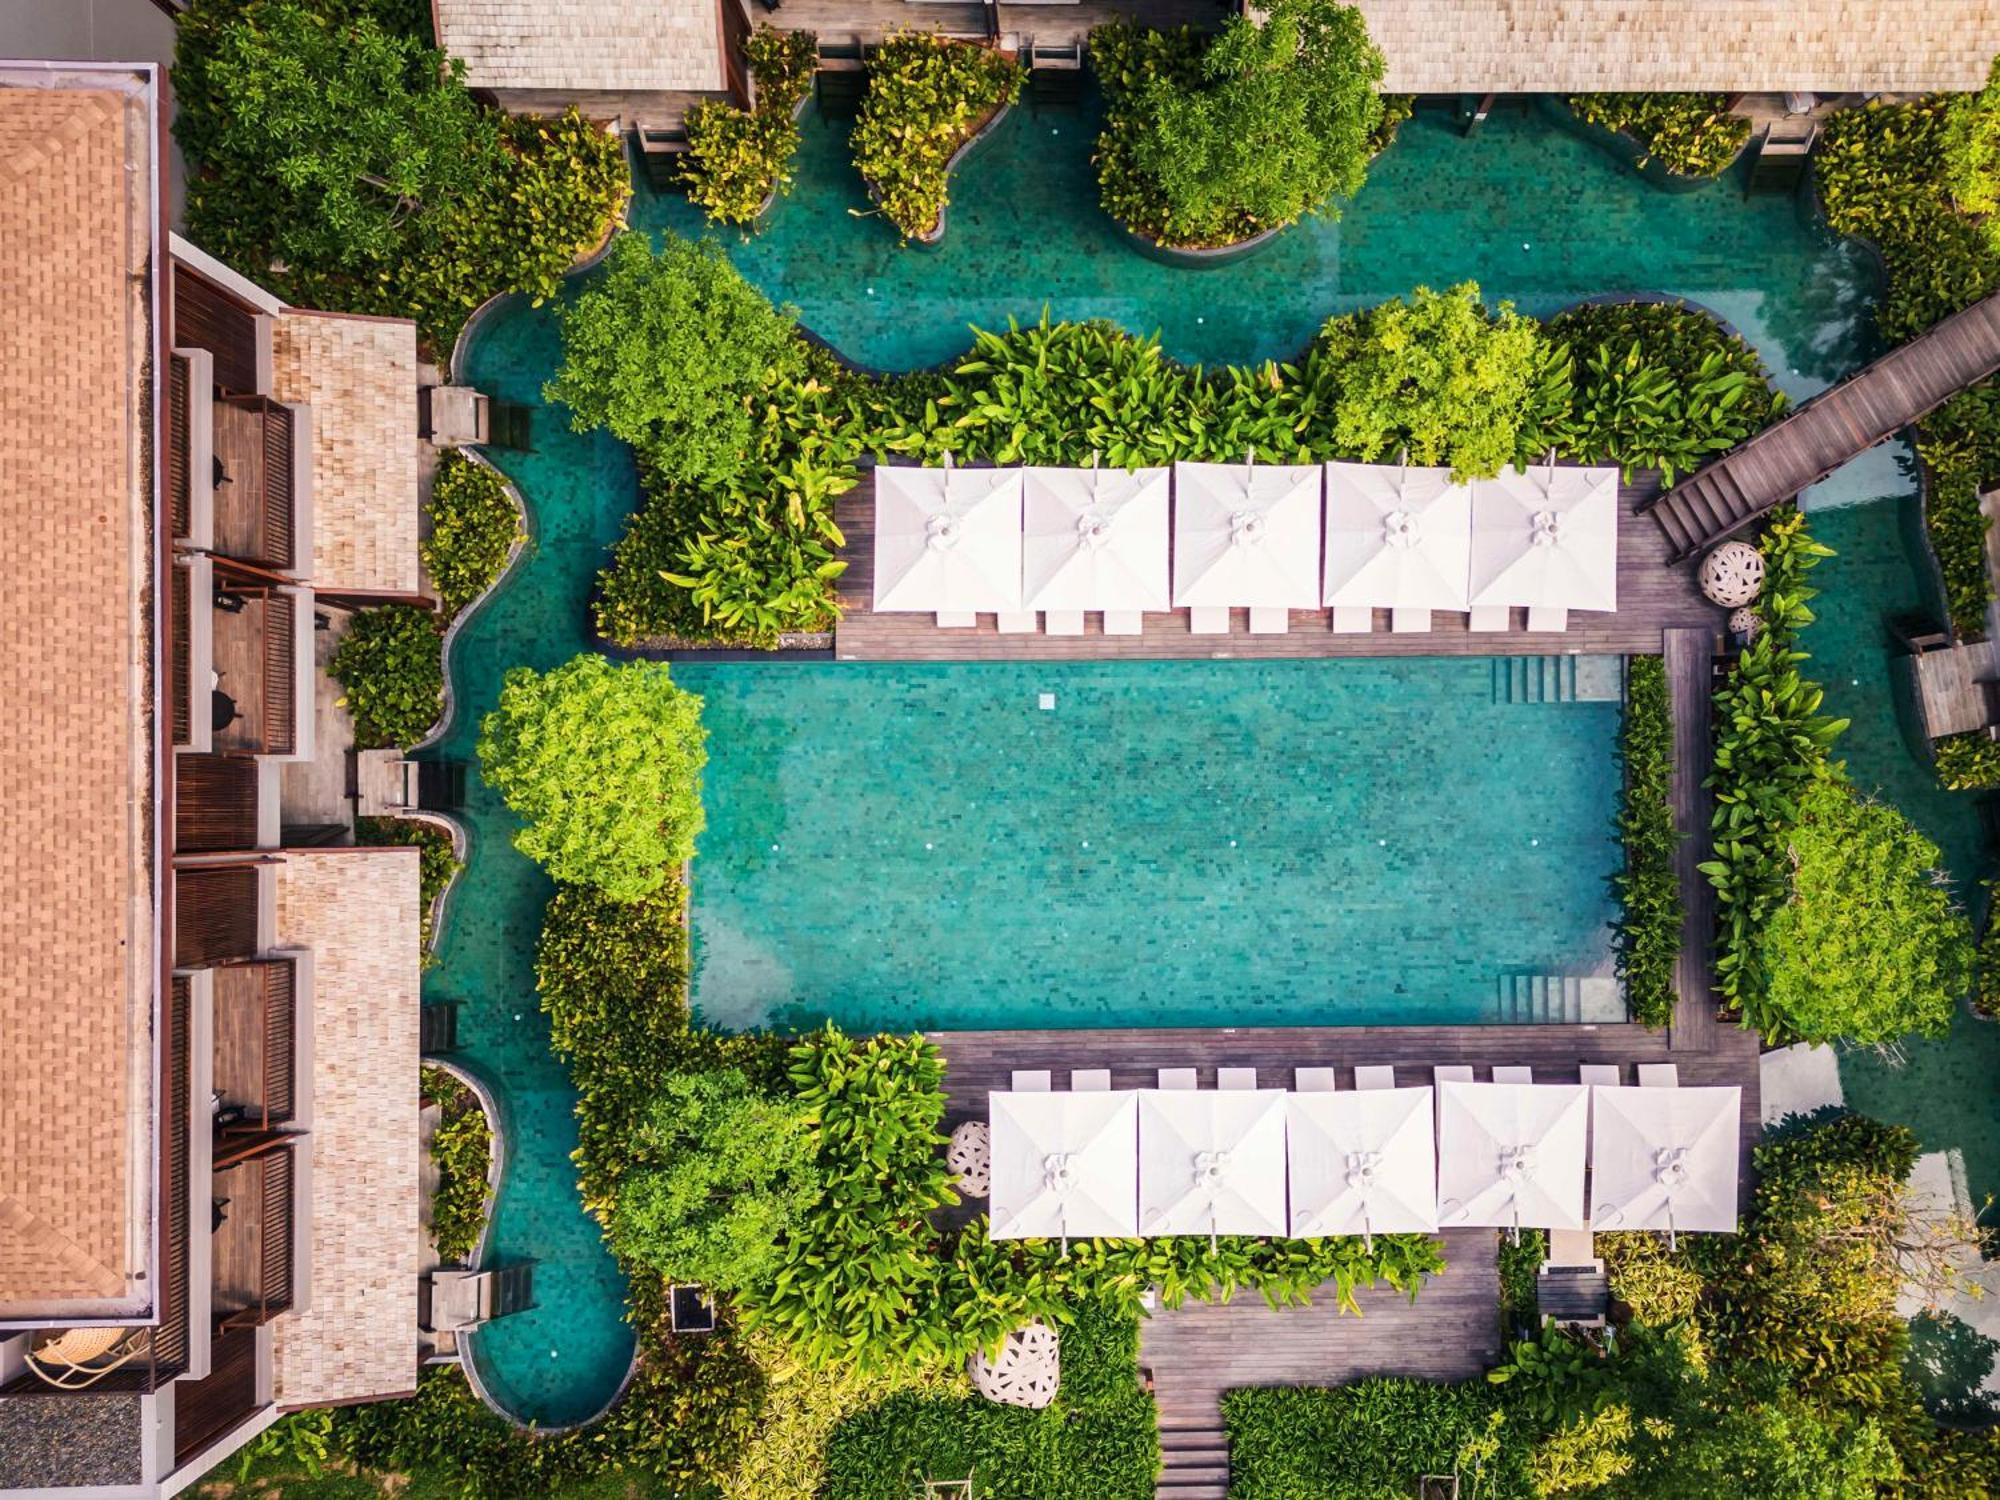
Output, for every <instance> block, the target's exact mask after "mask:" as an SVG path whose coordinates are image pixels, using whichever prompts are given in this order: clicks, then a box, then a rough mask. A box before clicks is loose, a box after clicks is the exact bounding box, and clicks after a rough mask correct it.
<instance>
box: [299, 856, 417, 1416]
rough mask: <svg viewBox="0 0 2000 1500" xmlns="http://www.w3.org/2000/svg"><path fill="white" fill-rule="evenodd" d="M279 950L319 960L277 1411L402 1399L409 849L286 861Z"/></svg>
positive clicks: (411, 1038)
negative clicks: (300, 1302) (296, 1307)
mask: <svg viewBox="0 0 2000 1500" xmlns="http://www.w3.org/2000/svg"><path fill="white" fill-rule="evenodd" d="M277 883H278V941H279V943H280V944H281V945H282V946H285V947H303V948H311V949H312V950H313V963H312V973H313V977H312V987H313V995H312V1028H313V1033H312V1090H313V1093H312V1110H313V1117H312V1125H311V1134H310V1135H309V1136H307V1137H306V1141H305V1149H306V1150H307V1151H308V1152H309V1153H310V1156H311V1162H312V1176H311V1180H312V1206H311V1216H312V1223H311V1229H310V1231H309V1234H310V1241H309V1243H308V1244H307V1245H306V1246H305V1247H304V1248H305V1251H306V1255H307V1257H308V1263H309V1265H310V1267H311V1272H310V1274H311V1278H312V1282H311V1294H310V1297H309V1298H308V1299H307V1306H306V1308H305V1310H304V1311H303V1312H295V1313H291V1314H288V1315H286V1316H285V1317H282V1318H279V1319H277V1320H276V1322H275V1323H273V1325H272V1335H273V1344H272V1351H273V1359H274V1368H275V1372H276V1373H275V1384H274V1391H273V1394H274V1398H275V1399H276V1400H277V1401H278V1402H279V1403H280V1404H281V1405H287V1406H290V1405H298V1404H300V1403H306V1402H327V1401H355V1400H361V1399H364V1398H374V1397H380V1396H390V1395H396V1394H399V1393H402V1392H405V1391H409V1390H411V1389H413V1388H414V1387H415V1385H416V1380H417V1264H418V1242H419V1236H420V1234H421V1230H420V1229H419V1227H418V1218H419V1215H418V1200H417V1193H418V1172H419V1163H418V1159H417V1109H418V1102H417V1075H418V1041H417V1005H418V986H419V977H420V970H421V967H422V960H421V956H420V954H421V949H420V946H419V941H420V940H419V937H418V921H419V912H418V901H419V881H418V875H417V851H416V850H414V849H327V850H320V851H315V852H306V851H300V850H291V851H287V853H286V854H285V858H284V863H283V864H282V865H280V866H279V868H278V881H277Z"/></svg>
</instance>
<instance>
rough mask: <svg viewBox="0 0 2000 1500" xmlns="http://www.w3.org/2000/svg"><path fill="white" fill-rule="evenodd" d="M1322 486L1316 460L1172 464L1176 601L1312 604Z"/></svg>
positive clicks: (1281, 606)
mask: <svg viewBox="0 0 2000 1500" xmlns="http://www.w3.org/2000/svg"><path fill="white" fill-rule="evenodd" d="M1320 485H1321V476H1320V470H1319V466H1318V465H1316V464H1314V465H1292V464H1249V463H1241V464H1175V465H1174V605H1175V607H1176V608H1189V607H1201V606H1210V607H1218V608H1224V609H1228V608H1239V609H1240V608H1245V607H1249V608H1259V607H1261V608H1267V609H1317V608H1318V607H1319V543H1320V519H1321V518H1320Z"/></svg>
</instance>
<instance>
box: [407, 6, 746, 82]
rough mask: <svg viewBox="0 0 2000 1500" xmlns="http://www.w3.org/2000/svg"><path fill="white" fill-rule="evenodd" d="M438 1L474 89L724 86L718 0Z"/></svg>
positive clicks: (441, 28)
mask: <svg viewBox="0 0 2000 1500" xmlns="http://www.w3.org/2000/svg"><path fill="white" fill-rule="evenodd" d="M724 3H731V4H733V3H734V0H724ZM436 7H437V11H436V13H437V23H438V45H440V46H441V47H443V48H444V49H445V51H447V52H449V53H450V54H451V55H452V56H453V57H457V58H462V59H464V61H465V81H466V82H467V83H468V84H470V85H471V86H472V87H473V88H487V89H552V90H566V89H575V90H607V91H611V90H628V89H629V90H652V89H661V90H667V89H687V90H700V91H708V92H714V91H717V90H720V89H721V88H722V86H723V82H722V11H721V7H720V6H719V5H718V4H717V0H436Z"/></svg>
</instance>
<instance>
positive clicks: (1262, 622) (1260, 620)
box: [1250, 605, 1292, 635]
mask: <svg viewBox="0 0 2000 1500" xmlns="http://www.w3.org/2000/svg"><path fill="white" fill-rule="evenodd" d="M1291 628H1292V612H1291V611H1290V610H1289V609H1273V608H1266V607H1265V606H1263V605H1257V606H1255V607H1253V608H1252V609H1251V611H1250V633H1251V634H1252V635H1283V634H1284V633H1285V632H1286V631H1288V630H1290V629H1291Z"/></svg>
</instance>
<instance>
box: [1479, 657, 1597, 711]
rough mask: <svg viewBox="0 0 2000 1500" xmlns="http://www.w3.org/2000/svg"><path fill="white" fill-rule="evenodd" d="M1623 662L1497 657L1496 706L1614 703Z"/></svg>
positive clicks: (1589, 658) (1494, 698)
mask: <svg viewBox="0 0 2000 1500" xmlns="http://www.w3.org/2000/svg"><path fill="white" fill-rule="evenodd" d="M1624 692H1625V677H1624V663H1623V662H1622V661H1621V660H1620V659H1619V658H1618V657H1615V656H1603V655H1598V654H1595V653H1593V654H1591V655H1588V656H1582V655H1562V656H1496V657H1495V658H1494V659H1493V701H1494V702H1495V703H1616V702H1617V701H1618V700H1619V699H1620V698H1622V697H1623V696H1624Z"/></svg>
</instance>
